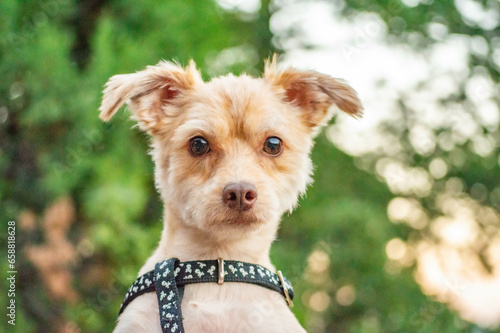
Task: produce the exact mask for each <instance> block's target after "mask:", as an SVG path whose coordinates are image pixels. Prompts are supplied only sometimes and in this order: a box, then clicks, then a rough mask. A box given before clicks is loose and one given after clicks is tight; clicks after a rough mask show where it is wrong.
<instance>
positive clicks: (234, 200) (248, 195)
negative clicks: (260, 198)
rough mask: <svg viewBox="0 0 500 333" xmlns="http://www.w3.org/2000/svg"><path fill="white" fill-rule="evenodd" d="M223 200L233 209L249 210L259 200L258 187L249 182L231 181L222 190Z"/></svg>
mask: <svg viewBox="0 0 500 333" xmlns="http://www.w3.org/2000/svg"><path fill="white" fill-rule="evenodd" d="M222 200H224V202H225V203H226V205H228V206H229V208H231V209H235V210H239V211H245V210H249V209H250V208H252V207H253V205H254V203H255V201H256V200H257V189H256V188H255V186H253V185H252V184H249V183H229V184H227V185H226V187H224V190H223V191H222Z"/></svg>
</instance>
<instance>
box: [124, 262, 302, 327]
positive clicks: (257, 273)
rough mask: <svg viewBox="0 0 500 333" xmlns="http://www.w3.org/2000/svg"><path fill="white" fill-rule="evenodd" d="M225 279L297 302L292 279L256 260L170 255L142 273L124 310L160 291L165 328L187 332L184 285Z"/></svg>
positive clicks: (162, 319) (126, 299)
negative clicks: (252, 285) (254, 286)
mask: <svg viewBox="0 0 500 333" xmlns="http://www.w3.org/2000/svg"><path fill="white" fill-rule="evenodd" d="M205 282H214V283H218V284H220V285H221V284H223V283H225V282H243V283H252V284H257V285H259V286H262V287H264V288H268V289H271V290H274V291H276V292H278V293H280V294H281V295H282V296H283V297H284V298H285V300H286V302H287V303H288V305H289V306H290V307H292V306H293V303H292V299H293V288H292V285H291V283H290V282H289V281H288V280H287V279H286V278H285V277H283V275H282V274H281V272H280V271H278V274H275V273H273V272H271V271H270V270H269V269H267V268H265V267H263V266H261V265H256V264H250V263H246V262H241V261H234V260H222V259H217V260H200V261H185V262H180V261H179V259H177V258H172V259H167V260H164V261H161V262H159V263H157V264H156V265H155V269H154V270H152V271H149V272H147V273H146V274H144V275H141V276H140V277H139V278H138V279H137V280H136V281H135V282H134V284H132V286H131V287H130V288H129V290H128V292H127V294H126V295H125V300H124V301H123V303H122V306H121V308H120V314H121V313H122V312H123V311H124V310H125V308H126V307H127V305H128V304H130V302H132V301H133V300H134V299H135V298H136V297H138V296H140V295H142V294H145V293H148V292H153V291H156V296H157V298H158V306H159V310H160V313H159V314H160V323H161V328H162V331H163V332H175V333H183V332H184V327H183V325H182V312H181V301H182V295H183V294H184V293H183V291H184V289H183V288H184V286H185V285H186V284H191V283H205Z"/></svg>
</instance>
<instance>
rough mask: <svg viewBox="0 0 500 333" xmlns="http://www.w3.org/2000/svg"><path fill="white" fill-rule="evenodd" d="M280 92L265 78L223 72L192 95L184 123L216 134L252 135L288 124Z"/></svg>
mask: <svg viewBox="0 0 500 333" xmlns="http://www.w3.org/2000/svg"><path fill="white" fill-rule="evenodd" d="M284 107H285V106H284V104H283V102H282V100H281V96H280V93H279V91H278V90H277V89H275V88H274V87H273V86H272V85H270V84H269V83H267V82H266V81H265V80H263V79H257V78H252V77H249V76H246V75H243V76H239V77H236V76H233V75H228V76H223V77H219V78H216V79H213V80H212V81H210V82H208V83H205V84H203V85H202V86H201V87H199V88H198V89H197V90H196V91H195V92H194V94H193V96H192V103H191V104H190V107H189V110H188V114H187V115H186V122H185V124H186V125H188V124H190V125H191V126H193V127H199V129H200V130H203V131H205V132H207V131H210V132H214V133H215V134H216V135H217V136H220V135H224V134H226V135H234V136H243V137H245V136H249V135H252V134H253V133H255V132H265V131H267V130H270V129H277V128H280V127H283V126H286V124H287V122H288V118H287V117H286V116H285V111H284Z"/></svg>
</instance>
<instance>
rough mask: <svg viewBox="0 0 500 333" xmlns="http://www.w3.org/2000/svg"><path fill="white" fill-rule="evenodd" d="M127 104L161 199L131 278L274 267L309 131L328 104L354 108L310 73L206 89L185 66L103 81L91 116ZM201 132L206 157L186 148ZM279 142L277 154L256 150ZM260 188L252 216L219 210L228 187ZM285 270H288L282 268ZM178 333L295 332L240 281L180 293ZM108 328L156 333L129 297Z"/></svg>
mask: <svg viewBox="0 0 500 333" xmlns="http://www.w3.org/2000/svg"><path fill="white" fill-rule="evenodd" d="M124 103H128V105H129V107H130V109H131V111H132V113H133V117H134V118H135V119H136V120H137V122H138V124H139V126H140V128H141V129H142V130H144V131H146V132H147V133H149V134H150V135H151V137H152V148H153V149H152V157H153V160H154V162H155V182H156V186H157V188H158V191H159V192H160V194H161V196H162V199H163V202H164V230H163V232H162V236H161V240H160V243H159V246H158V248H157V249H156V250H155V252H154V253H153V255H152V256H151V257H150V258H149V259H148V260H147V262H146V264H145V265H144V266H143V267H142V269H141V270H140V271H139V275H141V274H143V273H145V272H147V271H149V270H151V269H153V268H154V265H155V263H156V262H158V261H161V260H164V259H167V258H172V257H177V258H179V259H180V260H181V261H186V260H197V259H198V260H203V259H215V258H219V257H222V258H224V259H231V260H241V261H246V262H251V263H256V264H260V265H263V266H266V267H268V268H269V269H271V270H273V271H274V270H275V269H274V267H273V265H272V264H271V262H270V259H269V249H270V247H271V243H272V242H273V240H274V239H275V236H276V231H277V229H278V224H279V221H280V218H281V215H282V214H283V213H284V212H285V211H292V210H293V208H294V207H295V205H296V204H297V200H298V197H299V196H300V195H301V194H303V193H305V190H306V187H307V185H308V184H309V183H310V181H311V174H312V163H311V160H310V158H309V153H310V150H311V148H312V146H313V140H312V138H313V135H314V133H315V132H316V130H317V129H318V128H319V127H320V126H322V125H324V124H326V123H327V121H328V120H329V119H330V118H331V116H332V113H331V110H330V109H331V106H334V105H335V106H337V107H338V108H340V109H342V110H344V111H345V112H347V113H349V114H351V115H353V116H360V115H361V109H362V107H361V103H360V101H359V99H358V98H357V95H356V93H355V92H354V90H353V89H352V88H350V87H349V86H348V85H347V84H346V83H345V82H343V81H340V80H337V79H333V78H331V77H329V76H326V75H323V74H319V73H316V72H312V71H311V72H302V71H298V70H295V69H292V68H290V69H286V70H282V71H279V72H278V71H276V60H275V59H274V60H273V61H271V62H269V63H268V64H267V66H266V71H265V73H264V77H263V78H252V77H249V76H246V75H242V76H239V77H235V76H233V75H227V76H224V77H219V78H215V79H212V80H211V81H210V82H207V83H204V82H203V81H202V79H201V75H200V74H199V73H198V72H197V71H196V69H195V65H194V63H193V62H191V63H190V65H189V66H188V67H187V68H186V69H183V68H181V67H179V66H177V65H174V64H172V63H169V62H160V63H159V64H158V65H157V66H150V67H147V69H146V70H144V71H142V72H138V73H135V74H127V75H116V76H114V77H112V78H111V79H110V80H109V82H108V83H107V84H106V89H105V91H104V98H103V102H102V106H101V108H100V110H101V115H100V117H101V119H103V120H105V121H107V120H109V119H110V118H111V117H112V116H113V114H114V113H115V112H116V111H117V110H118V109H119V108H120V107H121V106H122V105H123V104H124ZM195 136H203V137H204V138H206V140H207V141H208V142H209V143H210V147H211V151H210V153H208V154H206V155H203V156H194V155H193V154H192V153H190V151H189V146H188V144H189V141H190V139H191V138H193V137H195ZM271 136H277V137H279V138H280V139H281V140H282V141H283V146H284V150H283V152H282V153H281V154H280V155H279V156H269V155H267V154H266V153H265V152H264V151H263V149H262V148H263V145H264V142H265V140H266V139H267V138H269V137H271ZM237 182H247V183H251V184H253V185H254V186H255V187H256V188H257V190H258V198H257V201H256V203H255V205H254V206H253V208H252V209H250V210H248V211H244V212H241V211H236V210H231V209H229V208H228V207H227V206H226V205H225V204H224V202H223V200H222V198H221V195H222V190H223V189H224V187H225V186H226V185H227V184H228V183H237ZM284 270H285V271H286V268H284ZM182 312H183V316H184V327H185V329H186V332H188V333H189V332H304V329H303V328H302V327H301V326H300V325H299V323H298V322H297V320H296V319H295V317H294V316H293V314H292V312H291V311H290V310H289V309H288V307H287V305H286V303H285V301H284V300H283V298H282V297H281V296H280V295H279V294H277V293H275V292H273V291H269V290H267V289H265V288H262V287H258V286H254V285H250V284H243V283H239V284H235V283H233V284H231V283H226V284H224V285H222V286H218V285H216V284H208V283H205V284H194V285H188V286H186V290H185V295H184V298H183V301H182ZM115 332H161V329H160V324H159V315H158V305H157V304H156V296H155V294H154V293H149V294H146V295H143V296H140V297H139V298H137V299H136V300H134V301H133V302H132V303H131V304H130V305H129V306H128V307H127V309H126V310H125V312H124V313H123V314H122V315H121V316H120V318H119V321H118V324H117V326H116V329H115Z"/></svg>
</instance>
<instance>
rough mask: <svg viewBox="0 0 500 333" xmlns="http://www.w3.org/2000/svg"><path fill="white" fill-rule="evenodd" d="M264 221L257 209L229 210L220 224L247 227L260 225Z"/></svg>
mask: <svg viewBox="0 0 500 333" xmlns="http://www.w3.org/2000/svg"><path fill="white" fill-rule="evenodd" d="M262 223H263V219H262V218H260V217H259V216H258V215H257V214H256V213H255V211H254V210H253V209H252V210H249V211H229V212H227V213H226V216H225V217H224V218H223V219H222V221H220V222H219V223H218V224H222V225H226V226H231V227H235V228H247V227H253V226H258V225H261V224H262Z"/></svg>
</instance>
